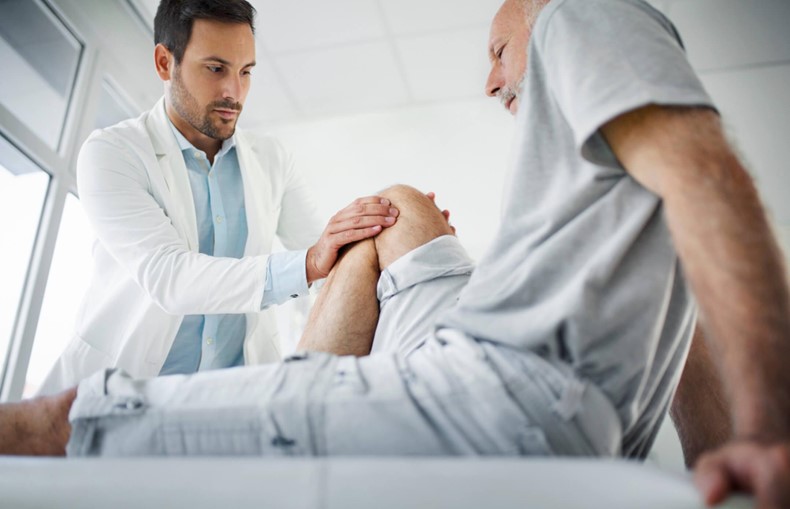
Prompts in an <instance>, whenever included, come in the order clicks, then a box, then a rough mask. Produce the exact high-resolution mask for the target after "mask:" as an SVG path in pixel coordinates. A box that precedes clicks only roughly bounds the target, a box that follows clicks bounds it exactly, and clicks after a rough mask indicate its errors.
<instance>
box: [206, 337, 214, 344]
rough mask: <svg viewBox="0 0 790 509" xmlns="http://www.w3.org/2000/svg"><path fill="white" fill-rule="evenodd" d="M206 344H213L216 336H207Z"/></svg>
mask: <svg viewBox="0 0 790 509" xmlns="http://www.w3.org/2000/svg"><path fill="white" fill-rule="evenodd" d="M206 344H207V345H209V346H211V345H213V344H214V338H206Z"/></svg>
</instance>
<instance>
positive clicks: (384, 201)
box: [381, 198, 390, 205]
mask: <svg viewBox="0 0 790 509" xmlns="http://www.w3.org/2000/svg"><path fill="white" fill-rule="evenodd" d="M381 204H382V205H389V204H390V201H389V200H388V199H386V198H382V199H381Z"/></svg>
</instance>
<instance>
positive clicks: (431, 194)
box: [425, 191, 455, 233]
mask: <svg viewBox="0 0 790 509" xmlns="http://www.w3.org/2000/svg"><path fill="white" fill-rule="evenodd" d="M425 196H427V197H428V198H430V199H431V201H432V202H433V203H434V205H435V204H436V193H434V192H433V191H429V192H427V193H425ZM436 208H439V206H438V205H436ZM442 215H443V216H444V218H445V219H446V220H447V224H448V225H450V228H452V229H453V233H455V226H453V225H451V224H450V211H449V210H447V209H444V210H442Z"/></svg>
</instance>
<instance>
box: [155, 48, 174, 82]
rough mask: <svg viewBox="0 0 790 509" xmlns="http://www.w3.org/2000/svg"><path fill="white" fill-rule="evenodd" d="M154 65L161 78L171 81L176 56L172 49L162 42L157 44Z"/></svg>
mask: <svg viewBox="0 0 790 509" xmlns="http://www.w3.org/2000/svg"><path fill="white" fill-rule="evenodd" d="M154 65H155V66H156V74H158V75H159V78H160V79H161V80H162V81H170V78H171V74H172V73H173V70H174V67H175V58H174V57H173V54H172V53H171V52H170V50H169V49H167V48H165V47H164V45H162V44H157V45H156V48H154Z"/></svg>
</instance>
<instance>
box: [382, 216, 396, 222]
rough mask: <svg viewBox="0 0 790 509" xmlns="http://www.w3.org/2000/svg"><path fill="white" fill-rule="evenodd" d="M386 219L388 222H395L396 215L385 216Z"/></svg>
mask: <svg viewBox="0 0 790 509" xmlns="http://www.w3.org/2000/svg"><path fill="white" fill-rule="evenodd" d="M384 221H386V222H388V223H394V222H395V218H394V217H385V218H384Z"/></svg>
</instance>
